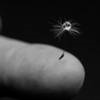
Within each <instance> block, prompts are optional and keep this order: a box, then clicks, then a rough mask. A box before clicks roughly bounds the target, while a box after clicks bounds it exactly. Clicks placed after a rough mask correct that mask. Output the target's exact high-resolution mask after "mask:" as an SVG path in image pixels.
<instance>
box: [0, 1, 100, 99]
mask: <svg viewBox="0 0 100 100" xmlns="http://www.w3.org/2000/svg"><path fill="white" fill-rule="evenodd" d="M99 13H100V12H99V5H98V3H97V2H96V1H95V2H88V1H87V2H85V1H84V2H82V1H81V0H80V1H75V0H74V1H68V0H66V1H62V0H59V1H50V2H49V1H37V2H35V1H33V2H28V1H27V2H25V1H24V2H23V3H18V2H5V3H0V16H1V18H2V24H3V26H2V32H1V35H2V36H7V37H11V38H15V39H19V40H23V41H26V42H28V43H46V44H50V45H54V46H57V47H59V48H62V49H65V50H67V51H69V52H71V53H72V54H74V55H75V56H76V57H78V58H79V59H80V61H81V62H82V63H83V65H84V68H85V71H86V78H85V83H84V86H83V88H82V90H81V91H80V93H79V95H78V96H77V97H76V98H74V99H73V100H99V99H100V91H99V89H100V77H99V75H100V74H99V71H100V70H99V69H100V68H99V67H100V66H99V59H100V56H99V54H100V52H99V51H100V48H99V34H100V31H99V29H100V27H99V26H100V25H99ZM59 18H60V19H64V18H69V19H72V20H75V21H76V22H77V23H79V24H80V33H81V34H80V36H78V37H76V38H73V37H72V36H71V35H69V34H67V32H66V33H64V36H63V37H62V39H60V40H59V39H57V38H55V35H54V33H53V32H51V31H50V29H51V28H52V24H51V22H53V23H54V24H55V23H56V21H57V20H59Z"/></svg>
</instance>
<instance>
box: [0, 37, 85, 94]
mask: <svg viewBox="0 0 100 100" xmlns="http://www.w3.org/2000/svg"><path fill="white" fill-rule="evenodd" d="M84 77H85V71H84V68H83V65H82V64H81V62H80V61H79V60H78V59H77V58H76V57H75V56H73V55H72V54H70V53H68V52H67V51H64V50H62V49H59V48H57V47H54V46H50V45H45V44H28V43H24V42H22V41H18V40H13V39H8V38H2V37H1V39H0V82H2V83H3V84H5V85H6V86H9V85H10V86H12V87H14V88H16V89H17V90H19V91H23V92H25V93H33V94H34V93H37V94H38V93H39V94H41V93H48V94H51V93H58V94H59V93H60V92H62V91H66V93H67V94H68V95H69V94H75V93H77V92H78V91H79V90H80V88H81V87H82V85H83V82H84ZM27 91H28V92H27Z"/></svg>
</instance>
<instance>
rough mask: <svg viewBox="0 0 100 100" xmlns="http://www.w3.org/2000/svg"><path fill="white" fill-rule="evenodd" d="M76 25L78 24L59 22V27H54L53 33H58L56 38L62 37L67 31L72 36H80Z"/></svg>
mask: <svg viewBox="0 0 100 100" xmlns="http://www.w3.org/2000/svg"><path fill="white" fill-rule="evenodd" d="M76 25H79V24H78V23H75V22H71V21H65V22H62V21H58V24H57V25H53V29H52V31H53V32H54V33H56V37H61V36H62V35H63V34H64V33H65V32H66V31H67V32H68V33H69V34H71V35H73V36H74V35H79V34H80V32H79V29H78V27H77V26H76Z"/></svg>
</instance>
